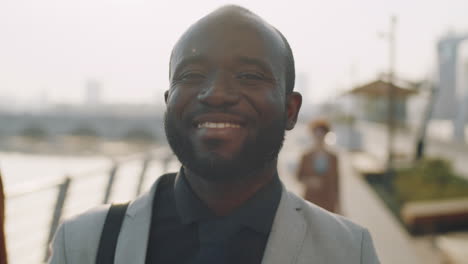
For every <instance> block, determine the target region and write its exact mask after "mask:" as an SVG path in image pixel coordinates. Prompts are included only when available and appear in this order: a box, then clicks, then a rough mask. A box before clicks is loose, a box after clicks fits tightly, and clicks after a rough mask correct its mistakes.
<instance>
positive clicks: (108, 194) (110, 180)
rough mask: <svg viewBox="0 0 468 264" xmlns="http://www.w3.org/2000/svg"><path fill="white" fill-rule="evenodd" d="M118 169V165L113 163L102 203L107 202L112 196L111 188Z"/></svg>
mask: <svg viewBox="0 0 468 264" xmlns="http://www.w3.org/2000/svg"><path fill="white" fill-rule="evenodd" d="M118 167H119V166H118V164H117V163H115V164H114V166H113V167H112V169H111V170H110V172H109V180H108V181H107V186H106V193H105V194H104V199H103V200H102V202H103V203H108V202H109V198H110V196H111V194H112V186H114V181H115V175H116V173H117V169H118Z"/></svg>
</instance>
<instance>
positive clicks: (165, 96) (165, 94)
mask: <svg viewBox="0 0 468 264" xmlns="http://www.w3.org/2000/svg"><path fill="white" fill-rule="evenodd" d="M168 96H169V90H166V91H165V92H164V102H166V104H167V97H168Z"/></svg>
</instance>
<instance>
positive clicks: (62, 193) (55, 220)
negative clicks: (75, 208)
mask: <svg viewBox="0 0 468 264" xmlns="http://www.w3.org/2000/svg"><path fill="white" fill-rule="evenodd" d="M70 182H71V179H70V178H69V177H66V178H65V180H64V181H63V183H61V184H60V187H59V188H60V189H59V193H58V197H57V201H56V203H55V209H54V215H53V217H52V223H51V225H50V230H49V237H48V238H47V244H46V252H45V257H44V261H47V259H48V258H49V256H50V250H49V244H50V243H51V242H52V239H53V238H54V234H55V231H56V230H57V228H58V225H59V223H60V219H61V218H62V213H63V208H64V205H65V201H66V199H67V194H68V189H69V187H70Z"/></svg>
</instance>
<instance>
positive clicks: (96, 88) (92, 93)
mask: <svg viewBox="0 0 468 264" xmlns="http://www.w3.org/2000/svg"><path fill="white" fill-rule="evenodd" d="M100 103H101V83H99V82H98V81H97V80H95V79H90V80H88V81H86V97H85V104H86V105H99V104H100Z"/></svg>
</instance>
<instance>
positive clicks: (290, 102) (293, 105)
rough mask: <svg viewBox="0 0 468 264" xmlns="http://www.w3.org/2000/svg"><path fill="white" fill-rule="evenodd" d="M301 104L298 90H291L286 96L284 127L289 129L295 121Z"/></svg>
mask: <svg viewBox="0 0 468 264" xmlns="http://www.w3.org/2000/svg"><path fill="white" fill-rule="evenodd" d="M301 105H302V95H301V94H300V93H298V92H292V93H291V94H289V95H287V97H286V111H287V118H288V120H287V121H286V129H287V130H291V129H293V128H294V126H295V125H296V122H297V116H298V115H299V110H300V109H301Z"/></svg>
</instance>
